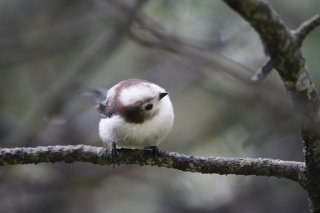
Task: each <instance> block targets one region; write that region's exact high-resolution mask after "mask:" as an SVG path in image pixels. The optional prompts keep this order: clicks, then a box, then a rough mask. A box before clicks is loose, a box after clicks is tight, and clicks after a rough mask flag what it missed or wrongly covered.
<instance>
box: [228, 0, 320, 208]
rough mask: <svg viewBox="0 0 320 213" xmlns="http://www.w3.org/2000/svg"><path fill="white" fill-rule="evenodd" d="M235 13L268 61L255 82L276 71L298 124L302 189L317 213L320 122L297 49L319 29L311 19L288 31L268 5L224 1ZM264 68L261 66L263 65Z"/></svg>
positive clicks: (315, 94) (258, 0) (311, 86)
mask: <svg viewBox="0 0 320 213" xmlns="http://www.w3.org/2000/svg"><path fill="white" fill-rule="evenodd" d="M224 2H225V3H226V4H227V5H229V6H230V7H231V8H232V9H234V10H235V11H236V12H237V13H239V14H240V15H241V16H242V17H243V18H244V19H245V20H247V21H248V22H249V23H250V24H251V26H252V27H253V28H254V29H255V30H256V32H257V33H258V34H259V36H260V38H261V41H262V43H263V45H264V48H265V52H266V55H267V56H268V58H269V60H268V63H266V64H267V65H268V67H267V68H265V67H263V68H261V69H260V72H259V73H258V74H256V75H255V76H254V79H258V78H259V77H260V75H263V71H264V70H267V71H268V70H271V66H270V65H272V67H273V68H274V69H276V70H277V71H278V73H279V75H280V77H281V79H282V81H283V83H284V86H285V87H286V90H287V92H288V94H289V96H290V98H291V100H292V103H293V107H294V109H295V112H296V115H297V118H298V121H299V122H300V124H301V129H302V139H303V141H304V145H305V160H306V166H307V169H306V177H307V186H306V189H307V191H308V193H309V199H310V201H311V209H312V211H314V212H320V154H319V153H320V122H319V121H320V119H319V115H318V111H319V94H318V92H317V90H316V88H315V86H314V84H313V82H312V80H311V78H310V77H309V74H308V71H307V69H306V67H305V59H304V57H303V55H302V53H301V50H300V47H301V44H302V41H303V39H304V38H305V37H306V35H307V34H308V33H309V32H310V31H311V30H312V29H314V28H315V27H317V26H319V25H320V17H319V16H315V17H313V18H312V19H310V20H308V21H306V22H304V23H303V24H302V25H301V26H300V27H299V28H298V29H297V30H294V31H293V30H289V29H288V28H287V27H286V25H285V24H284V22H283V20H282V19H281V18H280V17H279V16H278V14H277V13H276V12H275V11H274V10H273V8H272V7H271V6H270V5H269V3H267V2H264V1H261V0H243V1H238V0H224ZM264 66H265V65H264Z"/></svg>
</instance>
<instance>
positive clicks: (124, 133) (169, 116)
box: [99, 96, 174, 149]
mask: <svg viewBox="0 0 320 213" xmlns="http://www.w3.org/2000/svg"><path fill="white" fill-rule="evenodd" d="M160 104H161V106H160V110H159V113H158V114H157V115H156V116H154V117H153V118H152V119H150V120H147V121H145V122H143V123H141V124H136V123H128V122H125V121H124V119H123V118H121V117H120V116H118V115H116V116H113V117H111V118H103V119H101V120H100V124H99V133H100V137H101V139H102V140H103V142H104V143H105V144H109V143H112V142H114V143H116V144H117V147H123V148H140V149H143V148H145V147H148V146H157V145H158V144H159V143H160V142H161V141H163V139H164V138H165V137H166V136H167V135H168V134H169V132H170V130H171V128H172V125H173V120H174V113H173V108H172V104H171V101H170V98H169V96H167V97H164V98H163V100H161V101H160Z"/></svg>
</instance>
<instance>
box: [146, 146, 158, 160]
mask: <svg viewBox="0 0 320 213" xmlns="http://www.w3.org/2000/svg"><path fill="white" fill-rule="evenodd" d="M144 149H150V150H151V151H152V156H153V157H154V158H156V157H158V154H159V149H158V147H157V146H147V147H145V148H144Z"/></svg>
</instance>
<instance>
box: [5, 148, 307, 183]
mask: <svg viewBox="0 0 320 213" xmlns="http://www.w3.org/2000/svg"><path fill="white" fill-rule="evenodd" d="M118 153H119V156H118V157H117V158H116V159H115V160H114V162H113V161H111V154H110V152H109V151H108V149H107V148H101V147H94V146H86V145H76V146H40V147H36V148H11V149H9V148H2V149H0V165H1V166H4V165H16V164H38V163H44V162H51V163H55V162H62V161H63V162H66V163H72V162H75V161H79V162H89V163H93V164H100V165H110V164H113V163H115V164H137V165H150V166H159V167H166V168H173V169H178V170H181V171H189V172H198V173H203V174H220V175H227V174H235V175H256V176H268V177H278V178H286V179H290V180H293V181H296V182H298V183H299V184H300V185H302V186H304V185H305V177H304V170H305V165H304V163H301V162H294V161H282V160H274V159H267V158H229V157H210V158H206V157H196V156H188V155H183V154H180V153H175V152H167V151H159V154H158V156H157V157H156V158H154V157H153V153H152V151H149V150H133V149H118Z"/></svg>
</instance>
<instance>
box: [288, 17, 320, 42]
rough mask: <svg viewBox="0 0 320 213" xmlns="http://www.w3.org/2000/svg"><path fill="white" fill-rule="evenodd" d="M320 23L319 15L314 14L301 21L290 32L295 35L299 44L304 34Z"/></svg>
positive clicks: (304, 36)
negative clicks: (296, 27)
mask: <svg viewBox="0 0 320 213" xmlns="http://www.w3.org/2000/svg"><path fill="white" fill-rule="evenodd" d="M319 25H320V15H315V16H313V17H311V18H310V19H308V20H307V21H305V22H303V23H302V24H301V25H300V26H299V27H298V29H296V30H293V31H292V33H293V34H294V35H295V36H296V39H297V42H298V43H299V44H300V45H301V44H302V42H303V41H304V39H305V38H306V36H307V35H308V34H309V33H310V32H311V31H312V30H314V29H316V28H317V27H318V26H319Z"/></svg>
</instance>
